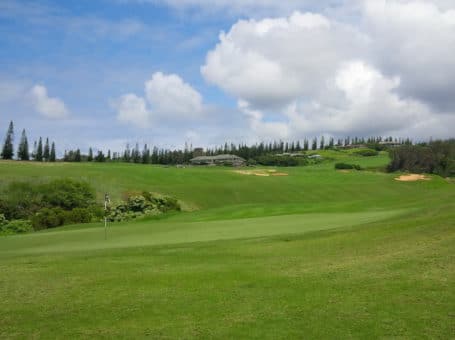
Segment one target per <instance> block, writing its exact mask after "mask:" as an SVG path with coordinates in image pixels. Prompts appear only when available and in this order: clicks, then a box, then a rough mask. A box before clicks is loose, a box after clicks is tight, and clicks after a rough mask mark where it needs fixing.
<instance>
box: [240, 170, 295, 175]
mask: <svg viewBox="0 0 455 340" xmlns="http://www.w3.org/2000/svg"><path fill="white" fill-rule="evenodd" d="M234 172H235V173H236V174H240V175H246V176H260V177H270V176H288V174H287V173H285V172H277V171H276V170H274V169H269V170H235V171H234Z"/></svg>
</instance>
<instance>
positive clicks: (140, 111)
mask: <svg viewBox="0 0 455 340" xmlns="http://www.w3.org/2000/svg"><path fill="white" fill-rule="evenodd" d="M115 106H116V109H117V112H118V115H117V119H118V120H119V121H120V122H122V123H131V124H133V125H136V126H138V127H144V128H145V127H148V126H149V125H150V123H151V120H152V113H151V112H150V111H149V110H148V109H147V105H146V103H145V100H144V98H141V97H138V96H136V95H135V94H132V93H129V94H125V95H123V96H121V97H120V99H119V100H118V102H117V104H116V105H115Z"/></svg>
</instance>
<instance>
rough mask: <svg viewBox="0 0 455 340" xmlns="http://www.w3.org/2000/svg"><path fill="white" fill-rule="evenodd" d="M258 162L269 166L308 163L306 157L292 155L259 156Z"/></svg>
mask: <svg viewBox="0 0 455 340" xmlns="http://www.w3.org/2000/svg"><path fill="white" fill-rule="evenodd" d="M257 162H258V164H261V165H268V166H298V165H305V164H306V163H307V161H306V159H303V158H300V159H297V157H291V156H278V155H265V156H261V157H258V159H257Z"/></svg>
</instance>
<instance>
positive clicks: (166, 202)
mask: <svg viewBox="0 0 455 340" xmlns="http://www.w3.org/2000/svg"><path fill="white" fill-rule="evenodd" d="M180 210H181V207H180V204H179V203H178V200H177V199H175V198H173V197H169V196H162V195H158V194H154V193H151V192H143V193H142V195H135V196H131V197H129V198H128V200H127V201H126V202H125V203H122V204H119V205H117V206H116V207H114V208H113V209H111V210H110V211H109V213H108V219H109V221H111V222H120V221H127V220H131V219H135V218H137V217H141V216H156V215H160V214H163V213H165V212H168V211H180Z"/></svg>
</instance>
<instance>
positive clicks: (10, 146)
mask: <svg viewBox="0 0 455 340" xmlns="http://www.w3.org/2000/svg"><path fill="white" fill-rule="evenodd" d="M381 142H394V143H397V144H412V143H411V141H410V140H409V139H406V140H405V139H397V138H395V139H393V138H392V137H387V138H383V137H376V136H373V137H368V138H364V137H352V138H351V137H346V138H339V139H336V140H335V139H334V138H328V139H326V138H325V137H324V136H322V137H320V138H316V137H315V138H312V139H308V138H305V139H303V140H298V141H288V142H285V141H281V140H280V141H273V142H268V143H264V142H262V143H257V144H254V145H247V144H234V143H230V144H228V143H225V144H224V145H222V146H219V147H215V148H209V149H207V150H206V151H205V152H204V153H203V154H205V155H209V156H213V155H219V154H223V153H230V154H234V155H237V156H240V157H242V158H244V159H247V160H250V159H253V160H258V159H259V158H260V157H262V156H265V155H271V154H279V153H293V152H300V151H309V150H313V151H316V150H319V149H332V148H340V147H349V146H352V145H366V146H368V147H370V148H374V149H376V150H382V149H384V148H385V146H384V143H381ZM29 150H30V147H29V143H28V140H27V135H26V132H25V130H23V131H22V134H21V138H20V141H19V146H18V148H17V153H16V157H17V159H19V160H36V161H49V162H54V161H56V159H57V155H56V150H55V143H53V142H52V143H49V138H46V139H45V140H43V139H42V138H41V137H40V138H39V140H38V141H36V142H34V144H33V151H32V152H31V153H30V151H29ZM197 155H200V153H195V152H194V151H193V148H192V146H190V147H188V145H185V148H184V149H183V150H168V149H160V148H157V147H152V148H150V147H149V146H148V145H144V146H143V147H140V146H139V144H137V143H136V145H135V146H134V147H130V145H127V146H126V148H125V150H123V151H122V152H112V153H111V151H110V150H109V151H108V152H107V153H104V152H103V151H101V150H97V151H96V152H95V151H94V149H93V148H90V149H89V150H88V153H87V154H83V153H82V152H81V150H80V149H75V150H67V151H65V153H64V156H63V160H64V161H66V162H107V161H115V162H131V163H143V164H185V163H188V162H189V161H190V159H191V158H193V157H194V156H197ZM1 157H2V158H3V159H13V158H15V153H14V125H13V122H10V124H9V127H8V131H7V134H6V137H5V141H4V144H3V148H2V153H1Z"/></svg>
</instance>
